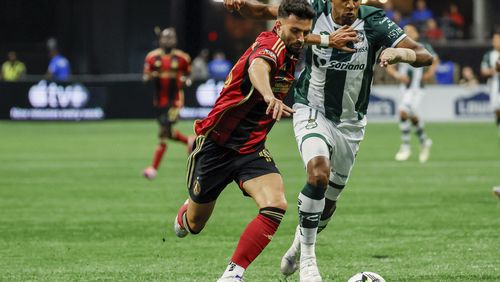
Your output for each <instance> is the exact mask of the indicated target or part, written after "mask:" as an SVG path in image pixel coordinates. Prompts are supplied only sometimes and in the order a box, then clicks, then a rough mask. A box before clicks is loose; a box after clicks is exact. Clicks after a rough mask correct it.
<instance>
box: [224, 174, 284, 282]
mask: <svg viewBox="0 0 500 282" xmlns="http://www.w3.org/2000/svg"><path fill="white" fill-rule="evenodd" d="M242 186H243V187H242V188H243V190H244V191H245V192H246V193H247V194H248V195H249V196H251V197H252V198H253V199H254V200H255V202H256V204H257V207H258V208H259V213H258V214H257V216H256V217H255V218H254V219H253V220H252V221H251V222H250V223H249V224H248V225H247V227H246V228H245V230H244V231H243V233H242V234H241V236H240V239H239V241H238V245H237V246H236V250H235V252H234V254H233V256H232V258H231V261H230V263H229V265H228V266H227V268H226V271H225V272H224V273H223V275H222V277H221V279H220V280H219V281H234V279H235V278H242V277H243V273H244V271H245V269H246V268H247V267H248V266H249V265H250V264H251V263H252V262H253V261H254V260H255V259H256V258H257V256H258V255H259V254H260V253H261V252H262V251H263V250H264V248H265V247H266V246H267V245H268V244H269V242H270V241H271V239H272V237H273V235H274V233H275V232H276V230H277V229H278V227H279V225H280V223H281V220H282V219H283V215H284V214H285V211H286V209H287V202H286V199H285V193H284V187H283V180H282V179H281V175H280V174H278V173H270V174H266V175H262V176H259V177H256V178H252V179H249V180H247V181H245V182H243V185H242ZM226 279H227V280H226ZM229 279H232V280H229Z"/></svg>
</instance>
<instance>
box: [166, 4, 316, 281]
mask: <svg viewBox="0 0 500 282" xmlns="http://www.w3.org/2000/svg"><path fill="white" fill-rule="evenodd" d="M314 16H315V13H314V11H313V10H312V7H311V5H310V4H309V2H308V1H307V0H283V1H282V2H281V4H280V7H279V13H278V19H277V21H276V24H275V26H274V28H273V30H272V31H268V32H263V33H261V34H260V35H259V36H258V37H257V39H256V41H255V43H254V44H253V45H252V46H251V47H250V48H248V49H247V51H246V52H245V53H244V54H243V55H242V56H241V58H240V59H239V60H238V62H237V63H236V65H235V66H234V68H233V69H232V71H231V72H230V74H229V75H228V77H227V80H226V83H225V86H224V88H223V90H222V92H221V94H220V96H219V98H218V99H217V101H216V104H215V106H214V108H213V109H212V111H211V112H210V113H209V115H208V117H207V118H205V119H204V120H201V121H197V122H196V123H195V131H196V134H197V135H198V137H197V138H196V144H195V147H194V150H193V152H192V153H191V155H190V157H189V160H188V173H187V185H188V190H189V196H190V198H189V199H188V200H187V201H186V202H185V203H184V204H183V205H182V206H181V207H180V209H179V212H178V214H177V216H176V218H175V221H174V229H175V232H176V235H177V236H178V237H184V236H186V235H187V234H189V233H191V234H198V233H199V232H200V231H201V230H202V229H203V227H204V226H205V224H206V222H207V221H208V219H209V217H210V215H211V214H212V211H213V209H214V207H215V203H216V200H217V197H218V196H219V194H220V193H221V192H222V190H224V188H225V187H226V186H227V185H228V184H229V183H230V182H231V181H235V182H236V183H238V184H239V187H240V189H241V191H242V192H243V194H244V195H246V196H250V197H252V198H253V199H254V201H255V202H256V204H257V206H258V207H259V213H258V215H257V216H256V217H255V218H254V219H253V220H252V221H251V222H250V223H249V224H248V226H247V227H246V229H245V231H244V232H243V234H242V235H241V236H240V240H239V242H238V245H237V247H236V250H235V252H234V254H233V257H232V259H231V261H230V263H229V265H228V267H227V269H226V271H225V272H224V273H223V275H222V277H221V278H220V279H219V281H242V277H243V272H244V271H245V269H246V268H247V267H248V266H249V264H250V263H251V262H252V261H253V260H255V258H256V257H257V256H258V255H259V254H260V253H261V252H262V250H263V249H264V248H265V247H266V246H267V244H268V243H269V242H270V240H271V238H272V236H273V235H274V233H275V232H276V230H277V228H278V226H279V224H280V222H281V219H282V218H283V215H284V214H285V211H286V208H287V202H286V199H285V195H284V187H283V180H282V178H281V175H280V173H279V170H278V168H277V167H276V165H275V163H274V161H273V158H272V157H271V155H270V153H269V151H268V150H267V149H266V148H265V140H266V136H267V133H268V132H269V131H270V130H271V128H272V126H273V125H274V123H275V122H276V121H277V120H279V119H280V118H281V117H282V116H290V115H291V114H292V113H293V110H292V109H291V108H289V107H288V106H286V105H285V104H284V103H283V98H284V97H285V95H286V94H287V93H288V90H289V89H290V87H291V86H292V83H293V81H294V71H295V65H296V63H297V56H298V55H299V53H300V51H301V49H302V47H303V45H304V37H305V36H307V34H309V32H310V31H311V26H312V18H314Z"/></svg>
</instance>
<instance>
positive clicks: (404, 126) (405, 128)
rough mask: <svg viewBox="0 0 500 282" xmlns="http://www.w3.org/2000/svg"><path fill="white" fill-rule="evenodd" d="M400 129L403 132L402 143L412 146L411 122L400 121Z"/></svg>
mask: <svg viewBox="0 0 500 282" xmlns="http://www.w3.org/2000/svg"><path fill="white" fill-rule="evenodd" d="M399 129H400V130H401V141H402V142H403V144H410V138H411V137H410V122H409V121H408V120H400V121H399Z"/></svg>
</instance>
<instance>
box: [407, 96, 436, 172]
mask: <svg viewBox="0 0 500 282" xmlns="http://www.w3.org/2000/svg"><path fill="white" fill-rule="evenodd" d="M423 96H424V92H423V91H422V90H420V89H418V90H414V95H413V98H412V101H411V109H412V111H411V113H410V119H411V123H412V125H413V127H414V129H415V134H416V135H417V138H418V141H419V143H420V154H419V156H418V159H419V161H420V162H421V163H425V162H427V160H428V159H429V155H430V152H431V147H432V140H431V139H430V138H428V137H427V134H426V133H425V129H424V123H423V122H422V120H421V119H420V118H419V116H418V109H419V107H420V102H421V101H422V98H423Z"/></svg>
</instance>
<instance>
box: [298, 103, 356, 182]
mask: <svg viewBox="0 0 500 282" xmlns="http://www.w3.org/2000/svg"><path fill="white" fill-rule="evenodd" d="M293 108H294V110H295V114H294V115H293V128H294V131H295V138H296V141H297V145H298V147H299V151H300V154H301V156H302V160H303V162H304V166H305V167H307V163H308V162H309V161H310V160H311V159H312V158H314V157H317V156H324V157H327V158H329V159H330V163H331V169H332V170H331V173H330V181H331V182H333V183H334V184H336V185H342V186H343V185H345V184H346V183H347V180H348V179H349V174H350V172H351V170H352V167H353V166H354V161H355V159H356V154H357V153H358V150H359V143H360V142H361V141H362V140H363V138H364V135H365V125H366V118H364V119H363V120H360V121H354V122H340V123H335V122H333V121H331V120H328V119H326V117H325V116H324V114H323V113H321V112H320V111H318V110H315V109H313V108H310V107H308V106H306V105H303V104H298V103H297V104H295V105H294V107H293ZM329 186H331V185H329Z"/></svg>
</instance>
